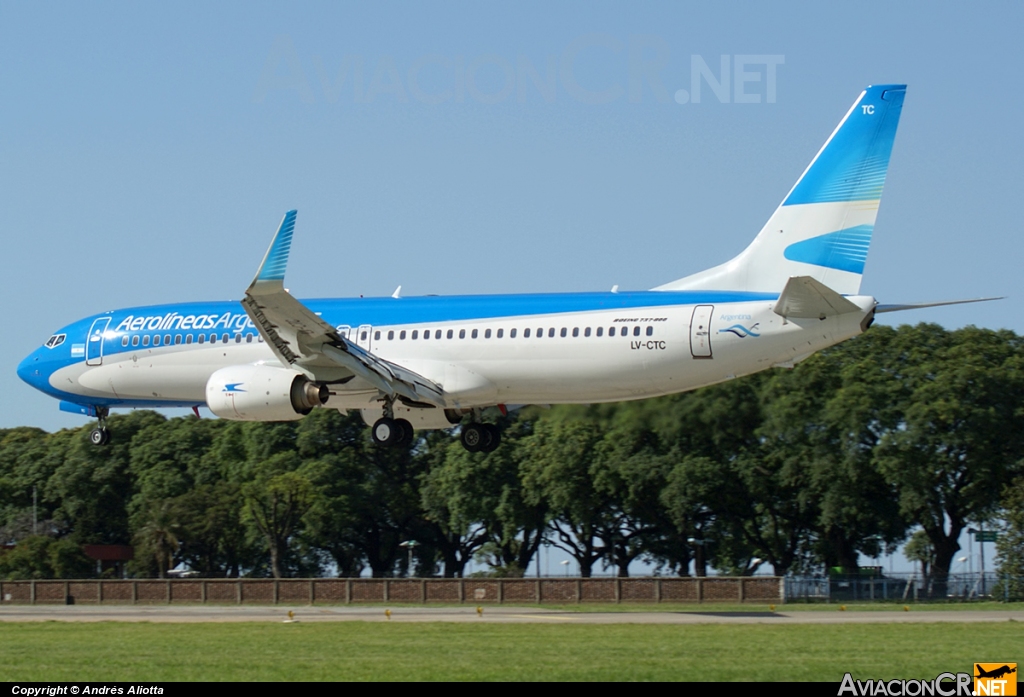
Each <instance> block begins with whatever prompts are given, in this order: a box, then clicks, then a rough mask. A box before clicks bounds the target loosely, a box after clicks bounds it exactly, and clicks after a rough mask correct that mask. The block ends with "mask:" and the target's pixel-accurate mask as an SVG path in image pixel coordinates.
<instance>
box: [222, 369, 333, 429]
mask: <svg viewBox="0 0 1024 697" xmlns="http://www.w3.org/2000/svg"><path fill="white" fill-rule="evenodd" d="M329 397H330V390H328V388H327V385H321V384H318V383H315V382H313V381H312V380H310V379H309V378H307V377H306V376H305V375H303V374H302V373H300V372H299V371H297V370H292V369H290V368H277V367H274V366H268V365H233V366H230V367H227V368H221V369H220V370H218V371H217V372H215V373H214V374H213V375H211V376H210V379H209V380H208V381H207V383H206V405H207V406H208V407H209V408H210V411H212V412H213V413H214V414H216V415H217V416H219V417H221V418H222V419H231V420H232V421H294V420H296V419H301V418H302V417H303V416H305V415H306V414H308V413H309V412H311V411H312V410H313V409H314V408H316V407H319V406H321V405H323V404H325V403H326V402H327V399H328V398H329Z"/></svg>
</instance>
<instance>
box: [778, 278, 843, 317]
mask: <svg viewBox="0 0 1024 697" xmlns="http://www.w3.org/2000/svg"><path fill="white" fill-rule="evenodd" d="M860 311H861V310H860V308H859V307H857V306H856V305H854V304H853V303H852V302H850V301H849V300H847V299H846V298H844V297H843V296H841V295H840V294H839V293H837V292H835V291H834V290H832V289H831V288H829V287H828V286H826V285H825V284H824V283H821V282H820V281H816V280H814V279H813V278H811V277H810V276H793V277H792V278H790V279H789V280H788V281H787V282H786V287H785V288H783V290H782V295H780V296H779V301H778V302H777V303H775V314H777V315H781V316H783V317H785V318H787V319H788V318H790V317H792V318H794V319H825V318H826V317H834V316H835V315H845V314H846V313H848V312H860Z"/></svg>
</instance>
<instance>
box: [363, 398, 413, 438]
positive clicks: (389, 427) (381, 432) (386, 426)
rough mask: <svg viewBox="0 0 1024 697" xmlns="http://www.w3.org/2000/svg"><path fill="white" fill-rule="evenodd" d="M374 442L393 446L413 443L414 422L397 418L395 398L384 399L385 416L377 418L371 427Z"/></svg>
mask: <svg viewBox="0 0 1024 697" xmlns="http://www.w3.org/2000/svg"><path fill="white" fill-rule="evenodd" d="M370 433H371V435H372V436H373V442H374V443H376V444H377V445H389V446H391V447H393V448H399V447H405V446H407V445H409V444H410V443H412V437H413V431H412V424H411V423H409V422H408V421H406V420H405V419H396V418H395V409H394V400H393V399H387V398H386V399H385V400H384V416H383V418H380V419H377V420H376V421H375V422H374V424H373V428H372V429H370Z"/></svg>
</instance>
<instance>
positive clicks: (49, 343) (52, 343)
mask: <svg viewBox="0 0 1024 697" xmlns="http://www.w3.org/2000/svg"><path fill="white" fill-rule="evenodd" d="M66 338H67V334H54V335H53V336H51V337H50V338H49V339H47V340H46V343H45V344H44V346H46V348H51V349H52V348H57V347H58V346H60V345H61V344H63V343H64V339H66Z"/></svg>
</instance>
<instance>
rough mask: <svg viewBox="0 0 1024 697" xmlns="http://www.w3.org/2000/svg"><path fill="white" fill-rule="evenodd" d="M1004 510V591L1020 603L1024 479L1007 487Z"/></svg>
mask: <svg viewBox="0 0 1024 697" xmlns="http://www.w3.org/2000/svg"><path fill="white" fill-rule="evenodd" d="M1001 509H1002V510H1001V512H1000V517H1001V518H1002V520H1003V526H1002V529H1001V530H1000V532H999V538H998V539H997V540H996V551H997V552H998V555H999V575H1000V583H1001V584H1003V585H1002V587H1001V590H1002V591H1003V595H1004V597H1005V596H1008V597H1010V598H1012V599H1014V600H1020V599H1021V598H1024V477H1018V478H1017V479H1016V480H1015V481H1014V482H1013V484H1011V485H1010V486H1008V487H1006V489H1005V491H1004V492H1003V497H1002V501H1001Z"/></svg>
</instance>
